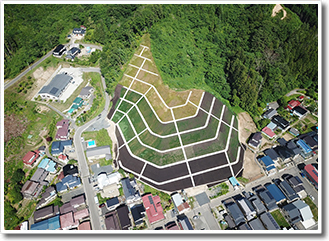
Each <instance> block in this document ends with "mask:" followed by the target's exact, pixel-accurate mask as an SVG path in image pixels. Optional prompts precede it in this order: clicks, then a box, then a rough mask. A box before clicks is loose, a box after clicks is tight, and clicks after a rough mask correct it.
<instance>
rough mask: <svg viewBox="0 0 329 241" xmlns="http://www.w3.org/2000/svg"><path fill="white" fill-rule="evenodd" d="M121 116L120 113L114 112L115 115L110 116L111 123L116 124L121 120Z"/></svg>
mask: <svg viewBox="0 0 329 241" xmlns="http://www.w3.org/2000/svg"><path fill="white" fill-rule="evenodd" d="M122 116H123V114H122V113H121V112H119V111H116V112H115V114H114V115H113V116H112V121H113V122H114V123H117V122H118V121H119V120H120V119H121V117H122Z"/></svg>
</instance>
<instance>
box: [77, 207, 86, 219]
mask: <svg viewBox="0 0 329 241" xmlns="http://www.w3.org/2000/svg"><path fill="white" fill-rule="evenodd" d="M88 216H89V211H88V208H84V209H82V210H80V211H76V212H75V213H74V220H80V219H83V218H86V217H88Z"/></svg>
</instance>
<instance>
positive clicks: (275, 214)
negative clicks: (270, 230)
mask: <svg viewBox="0 0 329 241" xmlns="http://www.w3.org/2000/svg"><path fill="white" fill-rule="evenodd" d="M271 214H272V216H273V218H274V219H275V221H276V222H277V223H278V224H279V226H280V227H286V228H289V227H290V225H289V223H288V222H287V220H286V219H285V218H284V217H283V215H282V214H281V212H280V210H275V211H273V212H271Z"/></svg>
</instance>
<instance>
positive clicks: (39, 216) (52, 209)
mask: <svg viewBox="0 0 329 241" xmlns="http://www.w3.org/2000/svg"><path fill="white" fill-rule="evenodd" d="M57 214H59V209H58V206H54V205H50V206H47V207H44V208H40V209H37V210H35V212H34V214H33V217H34V222H38V221H41V220H43V219H46V218H50V217H53V216H55V215H57Z"/></svg>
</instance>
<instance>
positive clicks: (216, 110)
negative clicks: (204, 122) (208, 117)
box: [211, 99, 227, 119]
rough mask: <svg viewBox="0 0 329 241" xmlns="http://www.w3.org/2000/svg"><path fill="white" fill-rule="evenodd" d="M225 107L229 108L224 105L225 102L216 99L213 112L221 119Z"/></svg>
mask: <svg viewBox="0 0 329 241" xmlns="http://www.w3.org/2000/svg"><path fill="white" fill-rule="evenodd" d="M223 108H227V107H224V105H223V103H222V102H221V101H219V100H218V99H216V100H215V103H214V107H213V108H212V112H211V114H213V115H214V116H216V117H217V118H218V119H220V116H221V113H222V109H223Z"/></svg>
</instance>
